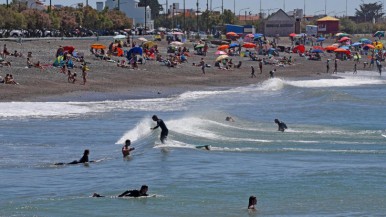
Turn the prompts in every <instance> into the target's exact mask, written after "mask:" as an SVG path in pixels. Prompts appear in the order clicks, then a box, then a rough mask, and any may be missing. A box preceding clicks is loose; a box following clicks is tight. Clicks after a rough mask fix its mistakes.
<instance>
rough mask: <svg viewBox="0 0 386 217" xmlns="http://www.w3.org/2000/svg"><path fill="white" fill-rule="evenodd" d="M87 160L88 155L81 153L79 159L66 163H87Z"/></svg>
mask: <svg viewBox="0 0 386 217" xmlns="http://www.w3.org/2000/svg"><path fill="white" fill-rule="evenodd" d="M87 162H88V155H83V157H82V158H81V159H80V160H74V161H73V162H71V163H68V164H80V163H87Z"/></svg>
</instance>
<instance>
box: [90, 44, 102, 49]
mask: <svg viewBox="0 0 386 217" xmlns="http://www.w3.org/2000/svg"><path fill="white" fill-rule="evenodd" d="M91 48H93V49H106V46H104V45H103V44H92V45H91Z"/></svg>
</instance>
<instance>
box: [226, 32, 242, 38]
mask: <svg viewBox="0 0 386 217" xmlns="http://www.w3.org/2000/svg"><path fill="white" fill-rule="evenodd" d="M226 36H228V37H235V36H239V35H238V34H237V33H235V32H228V33H227V34H226Z"/></svg>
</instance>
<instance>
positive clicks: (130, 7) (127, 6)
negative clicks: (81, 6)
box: [105, 0, 154, 29]
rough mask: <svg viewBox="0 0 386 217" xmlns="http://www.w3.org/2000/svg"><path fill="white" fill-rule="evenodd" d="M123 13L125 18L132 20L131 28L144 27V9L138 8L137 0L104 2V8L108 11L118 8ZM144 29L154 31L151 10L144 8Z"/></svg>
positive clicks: (110, 0)
mask: <svg viewBox="0 0 386 217" xmlns="http://www.w3.org/2000/svg"><path fill="white" fill-rule="evenodd" d="M118 1H119V10H120V11H122V12H124V13H125V14H126V16H127V17H129V18H131V19H133V26H135V27H145V7H138V3H139V1H138V0H106V4H105V5H106V7H108V8H109V9H110V10H114V9H117V8H118ZM146 28H148V29H154V20H152V19H151V9H150V7H149V6H147V7H146Z"/></svg>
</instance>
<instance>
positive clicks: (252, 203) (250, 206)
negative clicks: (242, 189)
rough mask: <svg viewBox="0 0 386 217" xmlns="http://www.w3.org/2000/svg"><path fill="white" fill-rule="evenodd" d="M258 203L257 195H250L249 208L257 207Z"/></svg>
mask: <svg viewBox="0 0 386 217" xmlns="http://www.w3.org/2000/svg"><path fill="white" fill-rule="evenodd" d="M256 203H257V199H256V197H255V196H253V195H252V196H250V197H249V202H248V209H256V207H255V206H256Z"/></svg>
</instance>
